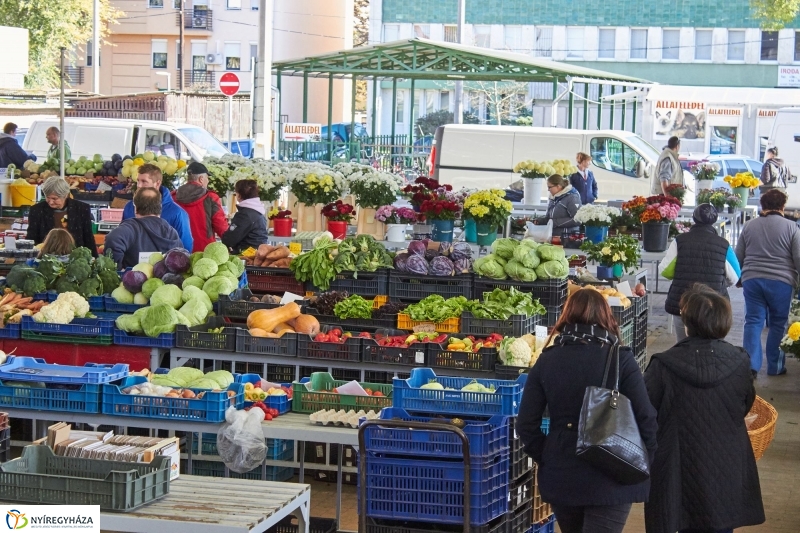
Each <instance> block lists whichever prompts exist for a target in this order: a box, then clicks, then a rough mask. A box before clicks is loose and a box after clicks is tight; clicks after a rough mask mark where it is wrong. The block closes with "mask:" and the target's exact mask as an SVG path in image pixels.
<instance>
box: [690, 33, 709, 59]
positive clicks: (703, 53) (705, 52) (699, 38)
mask: <svg viewBox="0 0 800 533" xmlns="http://www.w3.org/2000/svg"><path fill="white" fill-rule="evenodd" d="M712 33H713V32H712V30H695V32H694V58H695V60H697V61H711V34H712Z"/></svg>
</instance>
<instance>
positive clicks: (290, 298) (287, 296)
mask: <svg viewBox="0 0 800 533" xmlns="http://www.w3.org/2000/svg"><path fill="white" fill-rule="evenodd" d="M304 298H305V296H300V295H297V294H295V293H293V292H284V293H283V298H281V305H286V304H288V303H289V302H296V301H298V300H302V299H304Z"/></svg>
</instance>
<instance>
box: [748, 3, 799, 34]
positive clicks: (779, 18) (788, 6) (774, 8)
mask: <svg viewBox="0 0 800 533" xmlns="http://www.w3.org/2000/svg"><path fill="white" fill-rule="evenodd" d="M750 7H751V8H752V10H753V15H754V17H755V18H756V19H758V20H760V21H761V27H762V28H764V29H765V30H780V29H782V28H783V27H784V26H786V25H787V24H789V23H791V22H792V21H793V20H794V19H795V17H796V16H797V12H798V10H800V0H750Z"/></svg>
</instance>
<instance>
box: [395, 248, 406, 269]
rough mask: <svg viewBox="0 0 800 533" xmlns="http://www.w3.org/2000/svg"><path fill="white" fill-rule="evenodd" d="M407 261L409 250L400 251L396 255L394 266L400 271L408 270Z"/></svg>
mask: <svg viewBox="0 0 800 533" xmlns="http://www.w3.org/2000/svg"><path fill="white" fill-rule="evenodd" d="M406 261H408V252H400V253H399V254H397V255H396V256H394V268H395V269H396V270H397V271H398V272H406Z"/></svg>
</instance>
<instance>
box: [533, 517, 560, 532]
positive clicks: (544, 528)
mask: <svg viewBox="0 0 800 533" xmlns="http://www.w3.org/2000/svg"><path fill="white" fill-rule="evenodd" d="M555 532H556V515H552V514H551V515H550V516H549V517H547V520H545V521H544V522H539V523H538V524H534V525H533V527H532V528H530V529H529V530H528V531H527V532H526V533H555Z"/></svg>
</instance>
